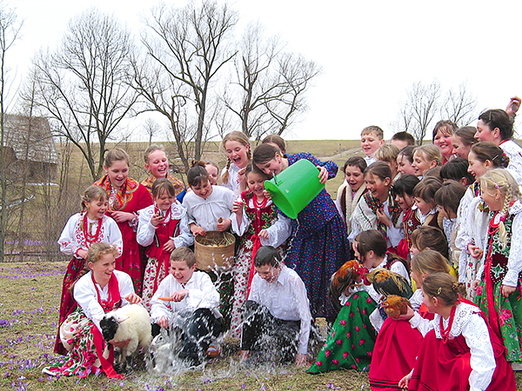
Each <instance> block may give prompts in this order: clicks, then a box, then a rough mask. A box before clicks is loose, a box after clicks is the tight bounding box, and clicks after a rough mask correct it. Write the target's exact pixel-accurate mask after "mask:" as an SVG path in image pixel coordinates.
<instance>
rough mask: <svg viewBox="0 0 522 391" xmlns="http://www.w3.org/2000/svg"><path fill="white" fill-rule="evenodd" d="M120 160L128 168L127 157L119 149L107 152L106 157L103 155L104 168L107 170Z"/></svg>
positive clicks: (125, 153)
mask: <svg viewBox="0 0 522 391" xmlns="http://www.w3.org/2000/svg"><path fill="white" fill-rule="evenodd" d="M120 160H124V161H125V162H126V163H127V165H128V166H130V163H129V155H127V152H125V151H124V150H123V149H121V148H114V149H111V150H110V151H109V152H107V155H105V160H104V164H105V167H107V168H109V167H110V166H112V164H113V163H114V162H118V161H120Z"/></svg>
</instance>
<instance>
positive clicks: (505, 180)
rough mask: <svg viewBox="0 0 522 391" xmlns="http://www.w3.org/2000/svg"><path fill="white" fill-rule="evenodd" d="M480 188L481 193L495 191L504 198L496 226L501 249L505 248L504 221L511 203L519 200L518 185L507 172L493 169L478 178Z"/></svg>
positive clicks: (505, 233) (501, 169)
mask: <svg viewBox="0 0 522 391" xmlns="http://www.w3.org/2000/svg"><path fill="white" fill-rule="evenodd" d="M480 187H481V189H482V191H489V192H494V191H495V190H499V191H500V194H502V196H503V197H504V205H503V206H502V210H501V211H500V216H501V219H500V223H499V226H498V231H499V235H500V240H501V242H502V247H505V246H506V244H507V232H506V226H505V224H504V220H505V218H506V216H507V215H508V212H509V206H510V204H511V201H513V200H519V199H520V190H519V188H518V183H517V181H516V180H515V178H513V175H511V174H510V173H509V171H508V170H506V169H503V168H495V169H492V170H489V171H487V172H486V173H485V174H484V175H482V176H481V177H480Z"/></svg>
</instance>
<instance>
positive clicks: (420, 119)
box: [398, 80, 440, 144]
mask: <svg viewBox="0 0 522 391" xmlns="http://www.w3.org/2000/svg"><path fill="white" fill-rule="evenodd" d="M439 98H440V84H439V82H437V81H436V80H434V81H432V82H431V83H430V84H428V85H426V84H423V83H422V82H417V83H414V84H413V85H412V86H411V88H410V89H409V90H408V92H407V100H406V103H405V104H404V105H403V106H402V107H401V109H400V114H399V121H398V123H399V124H400V125H399V126H401V125H403V126H406V129H400V130H404V131H408V132H409V133H411V134H412V135H413V137H415V140H417V143H418V144H422V140H423V139H424V137H425V136H426V131H427V129H428V128H429V126H430V125H431V123H432V122H433V120H434V118H435V116H436V115H437V114H438V109H439Z"/></svg>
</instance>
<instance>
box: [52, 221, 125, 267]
mask: <svg viewBox="0 0 522 391" xmlns="http://www.w3.org/2000/svg"><path fill="white" fill-rule="evenodd" d="M84 214H85V212H83V213H76V214H74V215H72V216H71V217H69V220H68V221H67V224H65V227H64V229H63V231H62V234H61V235H60V239H58V244H59V245H60V251H61V252H62V253H63V254H65V255H70V256H74V257H75V258H77V259H80V257H78V256H77V255H76V252H77V251H78V250H79V249H83V250H89V247H90V244H89V242H88V241H87V239H86V238H85V233H84V232H83V229H82V222H83V216H84ZM87 224H88V229H89V232H90V234H91V235H95V234H96V230H97V229H98V220H91V219H89V218H87ZM96 242H105V243H109V244H110V245H112V246H113V247H116V249H117V250H118V256H119V255H121V254H122V253H123V239H122V237H121V232H120V229H119V228H118V224H116V221H114V220H113V219H112V218H111V217H109V216H103V219H102V223H101V228H100V233H99V237H98V239H97V240H96Z"/></svg>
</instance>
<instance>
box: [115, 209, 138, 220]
mask: <svg viewBox="0 0 522 391" xmlns="http://www.w3.org/2000/svg"><path fill="white" fill-rule="evenodd" d="M111 217H112V218H113V219H114V220H115V221H116V222H117V223H124V222H126V221H131V220H132V219H133V218H134V217H135V216H134V214H132V213H129V212H122V211H121V210H114V211H112V212H111Z"/></svg>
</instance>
